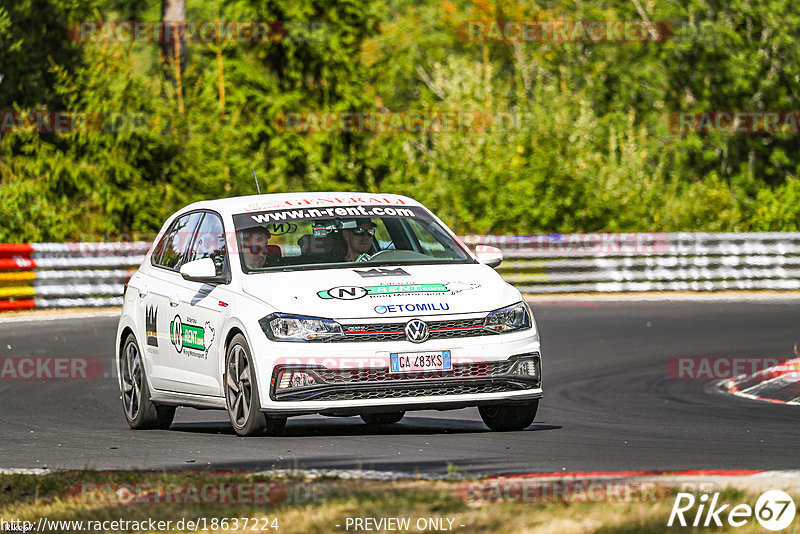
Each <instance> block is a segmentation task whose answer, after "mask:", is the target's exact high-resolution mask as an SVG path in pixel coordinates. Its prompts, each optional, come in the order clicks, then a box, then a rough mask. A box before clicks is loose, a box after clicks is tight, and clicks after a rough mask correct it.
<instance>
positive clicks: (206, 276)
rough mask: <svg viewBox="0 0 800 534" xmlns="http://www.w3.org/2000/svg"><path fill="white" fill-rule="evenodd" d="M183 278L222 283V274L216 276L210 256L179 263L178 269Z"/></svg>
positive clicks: (215, 269)
mask: <svg viewBox="0 0 800 534" xmlns="http://www.w3.org/2000/svg"><path fill="white" fill-rule="evenodd" d="M179 272H180V273H181V276H182V277H183V279H184V280H189V281H190V282H202V283H208V284H213V283H223V282H225V277H224V276H217V267H216V266H215V265H214V260H212V259H211V258H203V259H200V260H194V261H190V262H189V263H184V264H183V265H181V268H180V271H179Z"/></svg>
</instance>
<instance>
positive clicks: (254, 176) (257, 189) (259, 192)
mask: <svg viewBox="0 0 800 534" xmlns="http://www.w3.org/2000/svg"><path fill="white" fill-rule="evenodd" d="M253 178H255V180H256V191H258V194H259V195H260V194H261V187H260V186H259V185H258V176H256V170H255V169H253Z"/></svg>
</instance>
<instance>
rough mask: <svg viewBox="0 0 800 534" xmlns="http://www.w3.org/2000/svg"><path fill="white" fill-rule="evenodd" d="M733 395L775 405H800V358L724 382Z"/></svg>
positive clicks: (725, 387)
mask: <svg viewBox="0 0 800 534" xmlns="http://www.w3.org/2000/svg"><path fill="white" fill-rule="evenodd" d="M722 387H723V388H724V389H725V390H726V391H727V392H728V393H730V394H731V395H736V396H737V397H743V398H745V399H751V400H759V401H766V402H772V403H775V404H789V405H795V406H798V405H800V358H795V359H793V360H789V361H786V362H783V363H782V364H780V365H776V366H774V367H769V368H767V369H763V370H761V371H758V372H757V373H753V374H751V375H742V376H737V377H735V378H731V379H729V380H724V381H723V382H722Z"/></svg>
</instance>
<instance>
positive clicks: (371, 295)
mask: <svg viewBox="0 0 800 534" xmlns="http://www.w3.org/2000/svg"><path fill="white" fill-rule="evenodd" d="M244 278H245V279H244V282H243V283H242V289H243V290H244V292H245V293H247V294H249V295H251V296H253V297H255V298H257V299H259V300H261V301H263V302H265V303H266V304H268V305H270V306H272V307H273V308H275V309H276V310H278V311H279V312H283V313H293V314H298V315H310V316H314V317H327V318H330V319H362V318H363V319H367V318H369V319H377V318H386V319H388V318H392V317H394V318H408V317H420V316H434V315H452V314H467V313H478V312H489V311H492V310H495V309H497V308H502V307H503V306H507V305H509V304H513V303H515V302H518V301H519V300H520V299H521V297H520V294H519V292H518V291H517V290H516V289H514V288H513V287H512V286H510V285H509V284H507V283H506V282H505V281H503V279H502V278H501V277H500V275H498V274H497V273H496V272H495V271H494V269H492V268H490V267H487V266H486V265H480V264H469V265H404V266H393V267H385V266H383V267H372V266H369V265H368V264H367V265H364V266H363V267H353V268H345V269H320V270H314V271H289V272H283V271H277V272H269V273H259V274H249V275H245V277H244Z"/></svg>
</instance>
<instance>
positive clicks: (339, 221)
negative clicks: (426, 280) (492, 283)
mask: <svg viewBox="0 0 800 534" xmlns="http://www.w3.org/2000/svg"><path fill="white" fill-rule="evenodd" d="M233 221H234V226H235V229H236V241H237V244H238V247H239V250H240V251H241V254H240V255H239V256H240V259H241V263H242V270H243V271H244V272H262V271H270V270H283V269H321V268H327V267H336V266H338V265H341V264H350V263H364V264H369V265H381V264H393V265H400V264H402V265H409V264H431V263H474V260H473V259H472V258H471V257H470V256H469V253H468V252H467V251H466V249H465V248H464V246H463V245H462V244H460V243H459V242H458V241H456V240H455V239H453V238H452V237H451V236H450V234H449V233H448V232H447V231H445V229H444V228H443V227H442V226H441V225H440V224H438V223H437V222H436V221H435V220H434V219H433V218H432V217H431V216H430V214H429V213H428V212H427V211H426V210H424V209H423V208H421V207H417V206H402V207H396V206H393V207H389V206H368V205H362V206H350V207H346V208H344V207H337V208H307V209H285V210H270V211H260V212H254V213H240V214H238V215H234V217H233Z"/></svg>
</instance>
